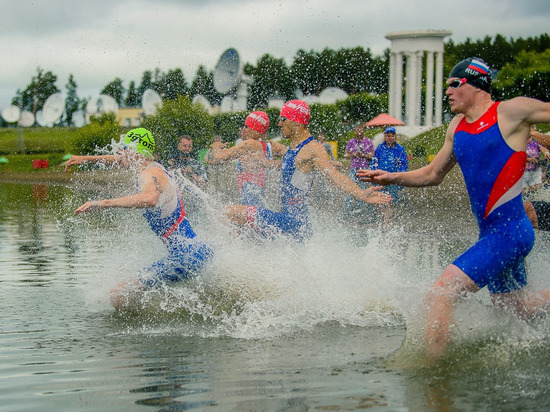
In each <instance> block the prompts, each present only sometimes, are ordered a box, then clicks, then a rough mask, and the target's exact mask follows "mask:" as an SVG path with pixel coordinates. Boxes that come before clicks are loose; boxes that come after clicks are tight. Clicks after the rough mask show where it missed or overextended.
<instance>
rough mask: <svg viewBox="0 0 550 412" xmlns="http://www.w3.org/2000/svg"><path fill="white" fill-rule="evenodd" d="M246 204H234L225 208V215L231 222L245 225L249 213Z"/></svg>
mask: <svg viewBox="0 0 550 412" xmlns="http://www.w3.org/2000/svg"><path fill="white" fill-rule="evenodd" d="M246 209H247V206H245V205H232V206H227V207H226V208H225V216H227V218H228V219H229V221H230V222H231V223H235V224H236V225H239V226H245V225H246V223H247V222H248V213H247V211H246Z"/></svg>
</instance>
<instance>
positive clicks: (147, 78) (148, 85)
mask: <svg viewBox="0 0 550 412" xmlns="http://www.w3.org/2000/svg"><path fill="white" fill-rule="evenodd" d="M147 89H153V73H152V72H151V71H150V70H146V71H145V72H143V76H142V77H141V84H140V85H139V87H138V95H139V98H140V99H141V96H143V93H145V90H147Z"/></svg>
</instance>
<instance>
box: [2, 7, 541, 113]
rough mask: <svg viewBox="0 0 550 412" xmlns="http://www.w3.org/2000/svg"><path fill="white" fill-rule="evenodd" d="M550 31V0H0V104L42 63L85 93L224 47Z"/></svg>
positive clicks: (374, 46) (199, 59) (246, 56)
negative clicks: (411, 34)
mask: <svg viewBox="0 0 550 412" xmlns="http://www.w3.org/2000/svg"><path fill="white" fill-rule="evenodd" d="M549 28H550V1H549V0H523V1H518V0H483V1H479V0H462V1H449V0H423V1H421V0H253V1H243V0H154V1H151V0H148V1H145V0H116V1H113V0H93V1H81V0H71V1H69V0H34V1H30V0H0V56H1V63H0V110H1V109H2V108H4V107H6V106H8V105H9V104H10V101H11V99H12V98H13V97H14V96H15V93H16V91H17V89H21V90H23V89H24V88H25V87H26V86H27V85H28V84H29V83H30V81H31V79H32V77H33V76H34V75H35V74H36V71H37V68H38V67H40V68H42V69H43V70H44V71H51V72H52V73H53V74H55V75H57V87H58V88H59V89H60V90H61V91H62V92H65V85H66V84H67V80H68V77H69V74H72V75H73V76H74V78H75V80H76V83H77V85H78V89H77V93H78V95H79V97H81V98H83V97H94V96H97V95H98V94H99V93H100V91H101V89H102V88H103V87H104V86H105V85H106V84H107V83H109V82H111V81H112V80H114V79H115V78H117V77H119V78H121V79H122V80H123V81H124V85H125V87H127V86H128V84H129V82H130V81H131V80H134V81H135V82H136V84H137V85H139V83H140V82H141V77H142V75H143V72H144V71H146V70H151V71H153V70H155V68H159V69H160V70H162V71H163V72H167V71H168V70H171V69H175V68H181V69H182V70H183V72H184V74H185V77H186V79H187V82H188V83H189V84H190V83H191V81H192V80H193V78H194V77H195V73H196V71H197V68H198V67H199V65H201V64H202V65H204V66H205V67H206V68H207V70H209V71H210V70H213V69H214V67H215V66H216V62H217V60H218V58H219V57H220V56H221V54H222V53H223V52H224V51H225V50H226V49H228V48H230V47H232V48H235V49H236V50H237V51H238V53H239V55H240V58H241V61H242V62H243V63H252V64H255V63H256V61H257V60H258V59H259V58H260V57H261V56H262V55H264V54H266V53H269V54H270V55H272V56H273V57H275V58H284V59H285V61H286V62H287V63H288V64H290V63H291V62H292V60H293V57H294V55H295V54H296V52H297V51H298V50H300V49H304V50H307V51H309V50H315V51H322V50H323V49H325V48H330V49H333V50H338V49H341V48H352V47H357V46H361V47H363V48H365V49H366V48H370V50H371V51H372V53H373V54H374V55H380V54H382V53H383V51H384V50H385V49H386V48H388V47H390V41H389V40H387V39H386V38H385V37H384V36H385V35H386V34H388V33H392V32H399V31H409V30H449V31H451V32H452V35H451V36H449V38H450V39H452V40H453V41H454V42H455V43H460V42H463V41H465V40H466V39H467V38H470V39H472V40H478V39H482V38H484V37H485V36H487V35H489V36H491V37H494V35H496V34H502V35H504V36H505V37H506V38H518V37H523V38H526V37H530V36H540V35H541V34H543V33H547V32H549V30H550V29H549Z"/></svg>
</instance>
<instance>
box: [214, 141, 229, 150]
mask: <svg viewBox="0 0 550 412" xmlns="http://www.w3.org/2000/svg"><path fill="white" fill-rule="evenodd" d="M225 146H227V143H222V142H219V141H216V142H214V143H212V144H211V145H210V148H211V149H212V150H221V149H224V148H225Z"/></svg>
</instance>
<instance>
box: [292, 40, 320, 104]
mask: <svg viewBox="0 0 550 412" xmlns="http://www.w3.org/2000/svg"><path fill="white" fill-rule="evenodd" d="M318 56H319V54H318V53H317V52H315V51H313V50H311V51H309V52H306V51H304V50H301V49H300V50H298V52H297V53H296V56H295V57H294V61H293V63H292V65H291V66H290V75H291V76H292V78H293V79H294V86H295V87H296V88H298V89H300V90H301V91H302V92H303V93H304V94H306V95H307V94H317V93H318V91H320V89H319V71H320V69H319V59H318Z"/></svg>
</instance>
